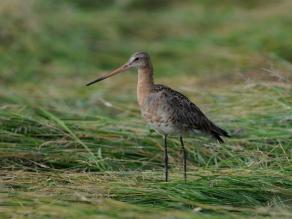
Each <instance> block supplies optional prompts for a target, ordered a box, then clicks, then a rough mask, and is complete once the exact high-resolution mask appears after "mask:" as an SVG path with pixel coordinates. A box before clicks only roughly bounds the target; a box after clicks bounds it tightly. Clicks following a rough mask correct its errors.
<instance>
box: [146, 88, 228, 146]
mask: <svg viewBox="0 0 292 219" xmlns="http://www.w3.org/2000/svg"><path fill="white" fill-rule="evenodd" d="M141 112H142V115H143V117H144V118H145V119H146V120H147V121H148V122H149V123H150V124H151V125H152V126H153V127H154V128H155V129H156V130H157V131H158V132H160V133H161V134H174V135H180V136H184V135H186V134H191V133H194V132H202V133H205V134H209V135H211V136H212V137H214V138H216V139H217V140H218V141H219V142H223V139H222V138H221V137H220V136H226V137H228V136H229V135H228V133H227V132H226V131H224V130H223V129H221V128H219V127H218V126H216V125H215V124H214V123H213V122H212V121H210V120H209V119H208V118H207V117H206V116H205V114H204V113H203V112H202V111H201V110H200V109H199V108H198V107H197V106H196V105H195V104H194V103H192V102H191V101H190V100H189V99H188V98H187V97H186V96H184V95H183V94H181V93H179V92H177V91H175V90H173V89H171V88H169V87H167V86H164V85H160V84H155V85H153V87H152V89H151V91H150V93H149V95H148V96H147V98H145V101H144V103H143V105H142V106H141Z"/></svg>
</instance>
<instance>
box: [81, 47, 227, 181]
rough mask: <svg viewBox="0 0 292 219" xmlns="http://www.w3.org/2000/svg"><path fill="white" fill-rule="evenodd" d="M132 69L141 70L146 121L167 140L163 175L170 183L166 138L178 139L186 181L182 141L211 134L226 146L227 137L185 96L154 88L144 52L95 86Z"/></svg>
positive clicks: (140, 91)
mask: <svg viewBox="0 0 292 219" xmlns="http://www.w3.org/2000/svg"><path fill="white" fill-rule="evenodd" d="M131 68H136V69H138V84H137V97H138V103H139V106H140V108H141V114H142V116H143V117H144V119H145V120H146V121H147V122H148V123H149V124H150V125H151V126H152V127H153V128H154V129H155V130H156V131H158V132H159V133H160V134H162V135H163V136H164V173H165V181H168V152H167V137H168V136H169V135H175V136H179V139H180V143H181V147H182V148H181V150H182V154H183V169H184V180H185V181H186V178H187V174H186V171H187V163H186V159H187V154H186V150H185V147H184V142H183V137H184V136H186V135H189V134H196V133H197V134H198V133H201V134H208V135H210V136H212V137H213V138H215V139H217V140H218V141H219V142H220V143H223V139H222V138H221V136H225V137H229V135H228V133H227V132H226V131H224V130H223V129H221V128H219V127H218V126H216V125H215V124H214V123H213V122H212V121H210V120H209V119H208V118H207V117H206V116H205V114H204V113H203V112H202V111H201V110H200V109H199V108H198V107H197V106H196V105H195V104H194V103H192V102H191V101H190V100H189V99H188V98H187V97H186V96H184V95H183V94H181V93H179V92H177V91H175V90H173V89H171V88H169V87H167V86H164V85H161V84H154V81H153V67H152V64H151V61H150V56H149V55H148V54H147V53H145V52H137V53H134V54H133V55H132V56H131V57H130V59H129V60H128V62H127V63H125V64H124V65H122V66H120V67H119V68H116V69H114V70H113V71H112V72H110V73H108V74H105V75H103V76H101V77H99V78H98V79H96V80H94V81H92V82H90V83H88V84H86V85H87V86H89V85H92V84H94V83H96V82H99V81H102V80H104V79H106V78H109V77H111V76H114V75H116V74H118V73H121V72H125V71H127V70H129V69H131Z"/></svg>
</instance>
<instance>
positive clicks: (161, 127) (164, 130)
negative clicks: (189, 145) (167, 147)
mask: <svg viewBox="0 0 292 219" xmlns="http://www.w3.org/2000/svg"><path fill="white" fill-rule="evenodd" d="M149 125H150V126H151V127H152V128H154V129H155V130H156V131H157V132H159V133H160V134H163V135H181V134H182V133H181V130H179V129H178V128H177V127H176V126H175V125H173V124H171V123H163V122H162V123H156V122H149Z"/></svg>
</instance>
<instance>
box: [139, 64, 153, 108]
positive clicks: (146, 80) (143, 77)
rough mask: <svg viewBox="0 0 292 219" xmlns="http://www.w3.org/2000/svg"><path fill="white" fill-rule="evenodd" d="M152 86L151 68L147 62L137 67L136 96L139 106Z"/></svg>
mask: <svg viewBox="0 0 292 219" xmlns="http://www.w3.org/2000/svg"><path fill="white" fill-rule="evenodd" d="M152 87H153V68H152V65H151V64H149V65H147V66H145V67H143V68H142V67H140V68H138V83H137V98H138V103H139V105H140V106H142V105H143V103H144V100H145V98H146V97H147V96H148V95H149V93H150V92H151V89H152Z"/></svg>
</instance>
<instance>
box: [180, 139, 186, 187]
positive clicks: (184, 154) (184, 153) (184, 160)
mask: <svg viewBox="0 0 292 219" xmlns="http://www.w3.org/2000/svg"><path fill="white" fill-rule="evenodd" d="M179 140H180V143H181V149H182V154H183V166H184V180H185V182H186V181H187V153H186V150H185V146H184V141H183V138H182V137H180V138H179Z"/></svg>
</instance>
